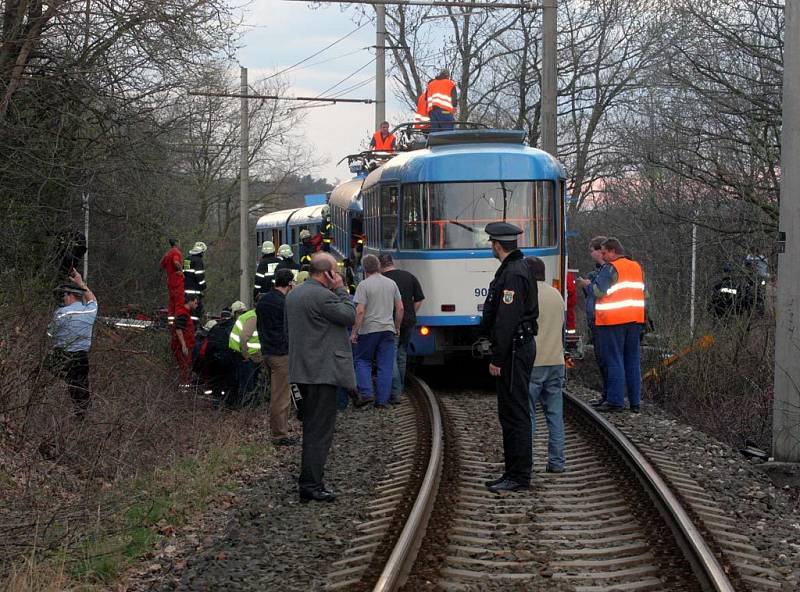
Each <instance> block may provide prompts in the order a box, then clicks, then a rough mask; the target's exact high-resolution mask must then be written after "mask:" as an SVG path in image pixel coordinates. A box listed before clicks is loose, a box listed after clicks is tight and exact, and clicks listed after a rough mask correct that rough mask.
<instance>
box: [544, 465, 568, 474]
mask: <svg viewBox="0 0 800 592" xmlns="http://www.w3.org/2000/svg"><path fill="white" fill-rule="evenodd" d="M566 470H567V469H565V468H564V467H551V466H550V465H547V466H546V467H545V468H544V472H545V473H563V472H564V471H566Z"/></svg>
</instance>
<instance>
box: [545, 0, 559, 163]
mask: <svg viewBox="0 0 800 592" xmlns="http://www.w3.org/2000/svg"><path fill="white" fill-rule="evenodd" d="M557 14H558V0H547V2H545V4H544V7H543V9H542V149H543V150H544V151H545V152H549V153H550V154H552V155H553V156H556V157H557V156H558V154H557V153H558V143H557V131H556V108H557V105H556V100H557V93H558V86H557V85H558V72H557V65H558V61H557V51H558V45H557V43H556V26H557V23H556V21H557Z"/></svg>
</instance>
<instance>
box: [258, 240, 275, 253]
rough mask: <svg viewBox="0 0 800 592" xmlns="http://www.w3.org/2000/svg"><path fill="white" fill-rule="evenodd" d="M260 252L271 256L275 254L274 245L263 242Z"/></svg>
mask: <svg viewBox="0 0 800 592" xmlns="http://www.w3.org/2000/svg"><path fill="white" fill-rule="evenodd" d="M261 252H262V253H264V255H272V253H274V252H275V245H274V244H272V241H264V242H263V243H261Z"/></svg>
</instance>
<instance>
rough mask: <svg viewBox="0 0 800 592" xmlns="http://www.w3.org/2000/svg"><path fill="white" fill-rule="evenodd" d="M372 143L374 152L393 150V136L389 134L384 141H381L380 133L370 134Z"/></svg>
mask: <svg viewBox="0 0 800 592" xmlns="http://www.w3.org/2000/svg"><path fill="white" fill-rule="evenodd" d="M372 141H373V142H374V144H375V147H374V150H380V151H383V152H392V151H393V150H394V147H393V146H394V142H395V137H394V134H389V135H388V136H386V139H383V138H382V137H381V133H380V132H375V133H374V134H372Z"/></svg>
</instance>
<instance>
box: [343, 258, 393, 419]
mask: <svg viewBox="0 0 800 592" xmlns="http://www.w3.org/2000/svg"><path fill="white" fill-rule="evenodd" d="M361 265H362V267H363V268H364V274H365V276H366V279H364V280H363V281H362V282H361V283H359V284H358V287H357V288H356V293H355V296H354V297H353V302H354V303H355V305H356V322H355V324H354V325H353V331H352V334H351V335H350V340H351V341H352V342H353V343H354V344H355V345H356V358H355V366H356V382H357V383H358V393H359V395H360V397H361V401H362V402H365V401H372V400H374V401H375V407H379V408H381V407H386V406H387V405H388V404H389V396H390V394H391V390H392V370H393V368H394V362H395V357H396V355H397V346H396V345H395V335H399V334H400V326H401V325H402V323H403V300H402V298H401V296H400V290H399V289H398V287H397V284H396V283H394V282H393V281H392V280H390V279H389V278H387V277H384V276H383V275H381V272H380V269H381V268H380V262H379V261H378V258H377V257H376V256H375V255H365V256H364V258H363V259H362V260H361ZM373 364H375V365H376V366H377V368H378V382H377V393H374V391H373V388H372V366H373Z"/></svg>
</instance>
